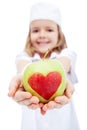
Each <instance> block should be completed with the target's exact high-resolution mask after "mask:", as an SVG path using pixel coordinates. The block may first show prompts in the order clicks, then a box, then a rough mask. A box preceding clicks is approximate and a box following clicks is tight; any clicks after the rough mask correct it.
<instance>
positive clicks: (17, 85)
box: [8, 75, 40, 109]
mask: <svg viewBox="0 0 87 130" xmlns="http://www.w3.org/2000/svg"><path fill="white" fill-rule="evenodd" d="M8 96H9V97H12V98H13V99H14V100H15V101H16V102H17V103H19V104H22V105H26V106H27V107H28V108H32V109H36V108H38V107H40V106H39V105H40V104H39V99H38V98H37V97H35V96H32V95H31V93H29V92H25V91H24V88H23V86H22V83H21V76H19V75H18V76H15V77H14V78H13V79H12V80H11V82H10V85H9V93H8Z"/></svg>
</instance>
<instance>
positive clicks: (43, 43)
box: [37, 41, 49, 45]
mask: <svg viewBox="0 0 87 130" xmlns="http://www.w3.org/2000/svg"><path fill="white" fill-rule="evenodd" d="M48 43H49V42H43V41H41V42H37V44H41V45H43V44H48Z"/></svg>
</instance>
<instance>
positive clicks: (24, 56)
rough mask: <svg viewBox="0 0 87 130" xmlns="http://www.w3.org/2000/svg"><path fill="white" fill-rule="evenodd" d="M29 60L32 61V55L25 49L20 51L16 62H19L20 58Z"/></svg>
mask: <svg viewBox="0 0 87 130" xmlns="http://www.w3.org/2000/svg"><path fill="white" fill-rule="evenodd" d="M21 59H23V60H27V61H29V62H31V57H30V56H29V55H28V54H27V53H26V52H24V51H22V52H20V53H19V54H18V55H17V56H16V60H15V63H16V64H17V63H18V61H19V60H21Z"/></svg>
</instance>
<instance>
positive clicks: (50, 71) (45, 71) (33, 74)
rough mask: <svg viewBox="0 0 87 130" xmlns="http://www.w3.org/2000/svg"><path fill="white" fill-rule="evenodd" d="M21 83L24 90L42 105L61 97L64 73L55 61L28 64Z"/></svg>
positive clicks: (63, 88)
mask: <svg viewBox="0 0 87 130" xmlns="http://www.w3.org/2000/svg"><path fill="white" fill-rule="evenodd" d="M22 81H23V86H24V88H25V90H26V91H28V92H30V93H31V94H32V95H34V96H37V97H38V98H39V100H40V102H43V103H47V102H49V101H50V100H53V99H54V98H55V97H56V96H59V95H62V94H63V93H64V90H65V87H66V75H65V71H64V69H63V66H62V64H61V63H60V62H58V60H56V59H55V60H54V59H43V60H41V61H37V62H33V63H31V64H29V65H28V66H27V67H26V68H25V70H24V73H23V79H22Z"/></svg>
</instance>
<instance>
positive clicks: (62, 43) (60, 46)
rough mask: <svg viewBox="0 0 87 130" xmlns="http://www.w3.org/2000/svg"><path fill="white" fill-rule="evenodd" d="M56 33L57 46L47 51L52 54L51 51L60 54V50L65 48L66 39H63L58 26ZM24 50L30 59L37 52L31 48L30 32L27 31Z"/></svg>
mask: <svg viewBox="0 0 87 130" xmlns="http://www.w3.org/2000/svg"><path fill="white" fill-rule="evenodd" d="M58 32H59V35H58V42H57V44H56V46H55V47H54V48H52V49H50V50H49V53H50V52H53V51H54V52H57V53H60V52H61V50H62V49H64V48H67V44H66V39H65V36H64V34H63V32H62V30H61V27H60V26H58ZM24 50H25V51H26V52H27V53H28V54H29V55H30V56H31V57H33V56H34V54H35V52H37V50H36V49H35V48H34V47H33V46H32V43H31V41H30V31H29V33H28V36H27V40H26V44H25V48H24Z"/></svg>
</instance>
